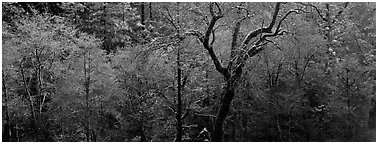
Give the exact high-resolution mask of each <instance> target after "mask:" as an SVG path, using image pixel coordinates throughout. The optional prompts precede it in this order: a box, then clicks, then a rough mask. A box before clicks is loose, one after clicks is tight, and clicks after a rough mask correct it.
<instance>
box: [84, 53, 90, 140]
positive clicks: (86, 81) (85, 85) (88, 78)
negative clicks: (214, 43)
mask: <svg viewBox="0 0 378 144" xmlns="http://www.w3.org/2000/svg"><path fill="white" fill-rule="evenodd" d="M89 65H90V64H87V59H86V55H85V54H84V78H85V82H84V87H85V104H86V109H87V114H86V115H87V117H86V127H85V129H86V139H87V142H89V141H90V139H89V135H90V131H89V83H90V76H89V74H88V70H89V68H88V69H87V66H89Z"/></svg>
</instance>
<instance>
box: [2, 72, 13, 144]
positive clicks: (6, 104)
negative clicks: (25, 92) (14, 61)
mask: <svg viewBox="0 0 378 144" xmlns="http://www.w3.org/2000/svg"><path fill="white" fill-rule="evenodd" d="M3 98H4V101H5V104H4V105H5V106H4V108H5V121H6V127H7V128H4V130H6V131H4V132H5V136H6V137H7V138H8V139H5V140H3V141H9V142H11V141H12V128H11V124H10V118H9V111H8V96H7V87H6V86H5V78H4V74H3Z"/></svg>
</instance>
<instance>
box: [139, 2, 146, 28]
mask: <svg viewBox="0 0 378 144" xmlns="http://www.w3.org/2000/svg"><path fill="white" fill-rule="evenodd" d="M144 19H145V14H144V2H141V4H140V23H141V24H142V25H144Z"/></svg>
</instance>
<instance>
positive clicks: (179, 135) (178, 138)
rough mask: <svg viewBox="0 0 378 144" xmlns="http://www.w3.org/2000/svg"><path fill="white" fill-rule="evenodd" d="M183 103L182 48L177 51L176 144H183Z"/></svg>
mask: <svg viewBox="0 0 378 144" xmlns="http://www.w3.org/2000/svg"><path fill="white" fill-rule="evenodd" d="M181 107H182V101H181V68H180V47H178V49H177V114H176V120H177V135H176V139H175V141H176V142H181V140H182V121H181V115H182V114H181V111H182V108H181Z"/></svg>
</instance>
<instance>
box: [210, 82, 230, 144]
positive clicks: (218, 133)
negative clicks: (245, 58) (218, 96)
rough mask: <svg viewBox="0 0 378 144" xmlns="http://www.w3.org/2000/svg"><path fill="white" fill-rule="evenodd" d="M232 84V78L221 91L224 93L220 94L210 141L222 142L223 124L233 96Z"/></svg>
mask: <svg viewBox="0 0 378 144" xmlns="http://www.w3.org/2000/svg"><path fill="white" fill-rule="evenodd" d="M234 82H235V81H234V80H232V78H231V79H230V80H227V86H226V87H225V88H224V89H223V91H224V92H223V94H222V100H221V107H220V108H219V110H218V114H217V117H216V119H215V124H214V131H213V133H212V134H211V138H212V141H214V142H221V141H223V134H224V131H223V124H224V121H225V120H226V117H227V114H228V112H229V110H230V107H231V102H232V99H233V98H234V96H235V89H236V86H235V85H233V83H234Z"/></svg>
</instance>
